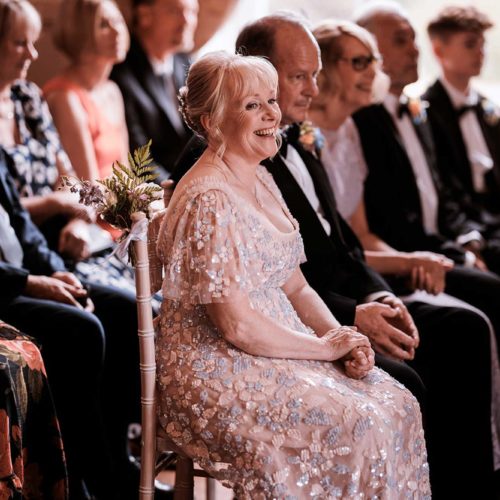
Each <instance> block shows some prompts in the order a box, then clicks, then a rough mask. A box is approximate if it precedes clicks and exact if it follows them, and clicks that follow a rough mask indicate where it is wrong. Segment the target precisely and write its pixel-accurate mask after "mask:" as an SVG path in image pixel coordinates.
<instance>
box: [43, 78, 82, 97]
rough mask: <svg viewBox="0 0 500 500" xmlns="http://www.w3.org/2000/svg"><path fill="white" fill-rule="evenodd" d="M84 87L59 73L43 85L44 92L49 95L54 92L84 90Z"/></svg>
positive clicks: (78, 91)
mask: <svg viewBox="0 0 500 500" xmlns="http://www.w3.org/2000/svg"><path fill="white" fill-rule="evenodd" d="M83 91H84V88H83V87H82V86H81V85H79V84H78V83H76V82H75V81H73V80H71V79H70V78H68V77H67V76H65V75H57V76H54V77H53V78H51V79H50V80H48V81H47V82H46V83H45V85H44V86H43V93H44V94H45V95H46V96H47V95H50V94H53V93H56V92H57V93H68V92H76V93H80V92H83Z"/></svg>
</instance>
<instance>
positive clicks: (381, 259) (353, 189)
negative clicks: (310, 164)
mask: <svg viewBox="0 0 500 500" xmlns="http://www.w3.org/2000/svg"><path fill="white" fill-rule="evenodd" d="M313 33H314V36H315V37H316V40H317V41H318V44H319V46H320V49H321V59H322V62H323V70H322V72H321V73H320V75H319V78H318V87H319V95H318V96H317V97H315V98H314V99H313V101H312V104H311V111H310V113H309V117H310V119H311V121H312V122H313V123H314V124H315V125H317V126H319V127H320V130H321V134H322V136H323V138H324V147H323V149H322V151H321V160H322V163H323V165H324V167H325V170H326V172H327V173H328V178H329V180H330V184H331V186H332V188H333V190H334V192H335V198H336V200H337V207H338V210H339V212H340V214H341V215H342V216H343V217H344V219H346V220H347V221H348V222H349V223H351V224H352V225H353V227H355V229H356V232H357V234H358V237H360V238H361V241H362V243H363V246H364V248H365V256H366V258H367V262H368V264H369V265H371V266H372V267H373V268H374V269H376V270H377V271H379V272H380V273H382V274H386V275H395V276H398V277H403V278H404V284H405V291H408V289H409V290H415V289H423V290H426V291H427V292H429V293H431V294H438V293H441V292H442V291H443V290H444V286H445V276H446V272H447V271H448V270H449V269H451V268H452V267H453V261H451V260H450V259H448V258H446V257H444V256H443V255H439V254H435V253H432V252H397V251H395V250H394V249H392V248H390V247H389V246H388V245H387V248H386V249H385V251H384V250H381V249H379V250H378V251H372V250H370V247H371V245H370V241H367V240H369V239H370V238H375V235H373V234H371V233H368V227H367V224H366V222H365V217H366V216H365V208H364V201H363V189H364V181H365V178H366V176H367V173H368V171H367V167H366V163H365V160H364V158H363V151H362V149H361V143H360V141H359V135H358V132H357V130H356V126H355V125H354V122H353V121H352V118H351V115H352V113H354V112H355V111H357V110H358V109H360V108H363V107H365V106H368V105H370V104H371V103H372V98H373V91H374V89H373V84H374V80H375V79H377V82H376V84H377V83H378V82H379V81H380V82H384V81H385V80H386V79H387V77H386V75H385V74H384V73H382V72H381V71H380V70H379V69H378V68H377V61H378V60H379V59H380V55H379V53H378V49H377V46H376V42H375V40H374V39H373V37H372V35H371V34H370V33H369V32H367V31H366V30H364V29H363V28H361V27H360V26H357V25H356V24H353V23H351V22H348V21H335V20H331V21H325V22H324V23H321V24H320V25H319V26H317V27H316V28H315V30H314V31H313ZM361 228H365V231H364V232H363V234H360V232H361V231H360V229H361ZM367 233H368V234H367ZM382 244H383V243H382V242H380V246H382Z"/></svg>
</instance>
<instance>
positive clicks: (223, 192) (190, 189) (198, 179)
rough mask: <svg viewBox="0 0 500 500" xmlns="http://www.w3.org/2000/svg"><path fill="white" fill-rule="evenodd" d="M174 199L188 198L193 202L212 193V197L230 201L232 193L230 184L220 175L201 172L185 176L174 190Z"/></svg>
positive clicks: (205, 171)
mask: <svg viewBox="0 0 500 500" xmlns="http://www.w3.org/2000/svg"><path fill="white" fill-rule="evenodd" d="M175 190H176V191H177V193H175V192H174V195H175V194H177V196H176V198H178V199H180V198H188V200H194V199H196V198H198V197H200V196H201V195H204V194H207V193H212V195H213V196H216V197H218V198H222V199H232V198H233V192H232V188H231V186H230V184H229V183H228V182H227V180H226V179H225V178H224V177H223V176H222V175H217V174H216V173H213V172H210V171H207V170H201V171H200V172H199V173H197V174H196V175H190V176H185V177H184V178H183V179H181V181H179V184H178V185H177V187H176V189H175Z"/></svg>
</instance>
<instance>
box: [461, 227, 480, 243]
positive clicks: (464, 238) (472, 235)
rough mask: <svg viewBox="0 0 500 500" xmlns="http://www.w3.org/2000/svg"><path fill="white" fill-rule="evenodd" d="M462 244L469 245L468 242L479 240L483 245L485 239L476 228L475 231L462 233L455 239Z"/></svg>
mask: <svg viewBox="0 0 500 500" xmlns="http://www.w3.org/2000/svg"><path fill="white" fill-rule="evenodd" d="M455 241H456V242H457V243H458V244H459V245H460V246H464V245H467V243H470V242H471V241H478V242H479V243H480V244H481V245H482V244H483V243H484V239H483V237H482V236H481V233H480V232H479V231H477V230H476V229H474V230H473V231H470V232H468V233H466V234H461V235H460V236H458V238H457V239H456V240H455Z"/></svg>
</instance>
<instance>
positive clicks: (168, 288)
mask: <svg viewBox="0 0 500 500" xmlns="http://www.w3.org/2000/svg"><path fill="white" fill-rule="evenodd" d="M185 199H187V200H188V201H187V202H186V204H185V206H184V207H179V206H177V207H176V208H175V209H174V210H172V212H171V213H167V215H166V220H165V221H164V223H165V224H166V225H167V226H168V225H170V228H169V229H168V230H167V231H166V233H167V236H164V237H162V235H160V240H159V245H160V246H163V248H159V249H158V250H159V254H160V255H161V256H162V259H163V261H164V266H165V279H164V282H163V296H164V297H165V298H169V299H172V300H181V301H185V302H189V303H191V304H207V303H211V302H226V301H229V300H234V299H235V298H236V297H237V296H238V295H239V294H242V293H248V292H250V291H251V290H253V289H254V288H255V287H257V286H259V285H260V284H261V283H262V282H263V280H264V279H265V273H264V272H263V269H262V262H261V261H260V259H259V255H258V250H257V249H256V248H255V245H254V244H253V239H252V235H251V233H250V232H249V231H247V230H246V229H245V228H246V227H247V226H245V224H244V221H243V220H242V219H241V218H240V213H239V211H238V209H237V207H236V206H235V204H234V202H232V201H231V200H230V199H229V197H228V195H227V194H226V193H225V192H223V191H221V190H219V189H210V190H208V191H205V192H203V193H197V194H196V196H192V197H190V196H189V193H188V195H187V197H186V198H185ZM179 209H180V210H181V213H179ZM176 214H177V216H176Z"/></svg>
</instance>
